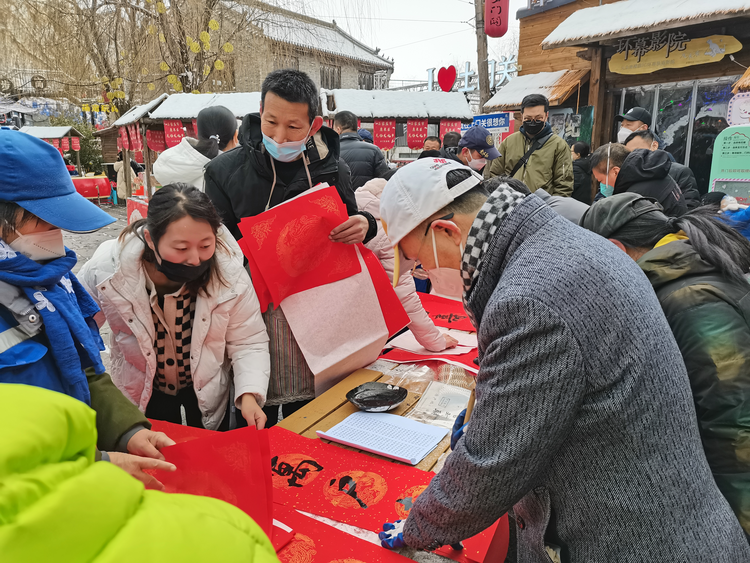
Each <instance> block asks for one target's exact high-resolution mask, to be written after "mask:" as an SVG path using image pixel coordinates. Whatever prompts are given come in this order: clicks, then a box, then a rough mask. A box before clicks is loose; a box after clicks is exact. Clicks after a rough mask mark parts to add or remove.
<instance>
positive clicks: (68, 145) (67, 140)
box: [61, 137, 70, 152]
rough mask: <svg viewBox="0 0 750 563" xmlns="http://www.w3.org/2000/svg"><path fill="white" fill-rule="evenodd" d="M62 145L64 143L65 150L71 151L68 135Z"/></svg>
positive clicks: (63, 139) (63, 148)
mask: <svg viewBox="0 0 750 563" xmlns="http://www.w3.org/2000/svg"><path fill="white" fill-rule="evenodd" d="M61 145H62V150H63V152H67V151H69V150H70V139H68V138H67V137H63V138H62V142H61Z"/></svg>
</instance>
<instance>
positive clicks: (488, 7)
mask: <svg viewBox="0 0 750 563" xmlns="http://www.w3.org/2000/svg"><path fill="white" fill-rule="evenodd" d="M509 4H510V0H484V32H485V33H486V34H487V36H488V37H502V36H503V35H505V34H506V33H507V32H508V19H509V18H510V6H509Z"/></svg>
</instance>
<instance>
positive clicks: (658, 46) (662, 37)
mask: <svg viewBox="0 0 750 563" xmlns="http://www.w3.org/2000/svg"><path fill="white" fill-rule="evenodd" d="M688 43H690V39H688V36H687V35H686V34H684V33H682V32H681V31H677V32H673V33H668V32H666V31H656V32H654V33H652V34H651V37H636V38H630V37H628V38H624V39H620V42H619V43H618V45H617V54H618V55H619V54H620V53H625V60H626V61H627V60H628V57H629V56H631V55H632V56H633V57H637V58H638V62H641V59H642V58H643V57H644V55H646V54H648V53H650V52H652V51H654V52H657V51H661V50H663V49H664V50H665V51H664V58H665V59H668V58H669V56H670V55H671V54H672V53H674V52H675V51H684V50H685V49H687V44H688ZM665 48H666V49H665Z"/></svg>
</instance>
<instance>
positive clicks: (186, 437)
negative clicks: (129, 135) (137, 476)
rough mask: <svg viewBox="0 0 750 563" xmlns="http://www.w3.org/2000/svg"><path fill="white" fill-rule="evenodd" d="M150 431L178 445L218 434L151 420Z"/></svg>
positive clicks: (203, 429)
mask: <svg viewBox="0 0 750 563" xmlns="http://www.w3.org/2000/svg"><path fill="white" fill-rule="evenodd" d="M128 203H129V202H128ZM149 422H150V423H151V430H153V431H154V432H164V434H166V435H167V436H169V437H170V438H171V439H172V440H174V441H175V442H177V443H178V444H180V443H182V442H189V441H190V440H197V439H198V438H208V437H209V436H213V435H215V434H218V433H217V432H216V431H214V430H206V429H205V428H195V427H193V426H183V425H182V424H174V423H172V422H167V421H165V420H151V419H149Z"/></svg>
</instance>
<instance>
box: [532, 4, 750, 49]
mask: <svg viewBox="0 0 750 563" xmlns="http://www.w3.org/2000/svg"><path fill="white" fill-rule="evenodd" d="M748 15H750V0H710V1H705V0H658V1H655V0H623V1H620V2H615V3H613V4H605V5H603V6H594V7H591V8H584V9H583V10H578V11H577V12H574V13H573V14H571V15H570V16H568V18H567V19H566V20H565V21H563V22H562V23H561V24H560V25H558V26H557V27H556V28H555V30H554V31H553V32H552V33H550V34H549V35H548V36H547V37H546V38H545V39H544V41H542V48H543V49H557V48H559V47H573V46H577V45H578V46H583V45H589V44H591V43H598V42H601V41H610V40H614V39H619V38H621V37H630V36H632V35H639V34H645V33H652V32H654V31H663V30H666V29H675V28H683V27H686V26H689V25H695V24H699V23H706V22H712V21H718V20H723V19H728V18H734V17H740V16H748Z"/></svg>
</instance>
